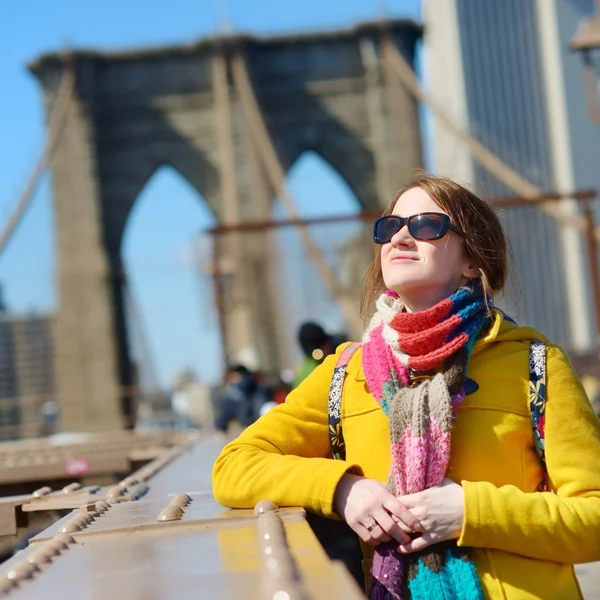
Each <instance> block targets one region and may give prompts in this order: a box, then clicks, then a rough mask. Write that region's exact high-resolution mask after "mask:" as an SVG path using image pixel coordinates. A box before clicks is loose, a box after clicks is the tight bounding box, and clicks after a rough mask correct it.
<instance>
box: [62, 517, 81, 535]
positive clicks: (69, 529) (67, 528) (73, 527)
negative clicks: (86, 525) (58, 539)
mask: <svg viewBox="0 0 600 600" xmlns="http://www.w3.org/2000/svg"><path fill="white" fill-rule="evenodd" d="M76 531H81V525H80V524H79V523H76V522H75V521H74V520H73V521H69V522H68V523H67V524H66V525H63V526H62V527H61V528H60V533H75V532H76Z"/></svg>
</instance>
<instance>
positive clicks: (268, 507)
mask: <svg viewBox="0 0 600 600" xmlns="http://www.w3.org/2000/svg"><path fill="white" fill-rule="evenodd" d="M276 510H277V507H276V506H275V505H274V504H273V503H272V502H271V501H270V500H261V501H260V502H258V503H257V504H256V506H255V507H254V514H255V515H263V514H265V513H268V512H273V511H276Z"/></svg>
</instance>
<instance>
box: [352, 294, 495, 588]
mask: <svg viewBox="0 0 600 600" xmlns="http://www.w3.org/2000/svg"><path fill="white" fill-rule="evenodd" d="M488 323H489V310H488V307H487V304H486V299H485V297H484V295H483V294H482V292H481V287H480V286H479V285H474V286H471V287H465V288H461V289H459V290H458V291H457V292H456V293H454V294H452V296H450V297H449V298H446V299H445V300H442V302H440V303H439V304H436V305H435V306H433V307H432V308H429V309H427V310H424V311H421V312H416V313H408V312H405V311H404V305H403V303H402V301H401V300H400V299H399V298H398V296H397V295H396V294H395V293H394V292H390V291H388V292H385V293H384V294H382V295H381V296H380V297H379V299H378V301H377V312H376V313H375V315H374V316H373V318H372V320H371V322H370V324H369V327H368V328H367V331H366V333H365V336H364V339H363V347H362V361H363V369H364V372H365V377H366V380H367V384H368V386H369V390H370V391H371V393H372V394H373V396H374V397H375V399H376V400H377V401H378V402H379V404H380V405H381V408H382V409H383V410H384V412H385V413H386V414H387V415H388V417H389V419H390V435H391V442H392V466H391V471H390V476H389V483H388V489H389V490H390V491H391V492H392V493H393V494H395V495H396V496H402V495H404V494H413V493H416V492H420V491H422V490H425V489H427V488H430V487H433V486H436V485H439V484H440V483H442V480H443V478H444V476H445V473H446V470H447V468H448V461H449V458H450V430H451V428H452V424H453V421H454V417H455V412H456V407H457V406H458V405H459V404H460V403H461V402H462V401H463V400H464V397H465V391H464V382H465V379H466V366H467V362H468V360H469V356H470V354H471V349H472V348H473V344H474V343H475V340H476V338H477V336H478V335H479V333H480V332H481V331H482V330H483V329H484V328H485V327H486V326H487V325H488ZM432 371H433V373H432ZM427 372H429V374H430V377H426V378H425V379H424V380H423V381H422V382H421V383H420V384H418V385H416V387H410V386H411V377H414V376H415V375H419V374H421V375H423V374H427ZM415 381H416V382H418V381H421V380H420V379H418V378H417V379H415ZM397 547H398V544H397V542H396V543H394V542H390V543H387V544H381V545H379V546H377V547H376V549H375V555H374V558H373V570H372V575H373V584H372V587H371V592H370V598H371V600H388V599H390V600H391V599H394V600H396V599H401V600H406V599H407V598H410V599H411V600H425V599H427V600H438V599H439V600H442V599H444V600H452V599H459V598H460V599H461V600H479V599H480V598H482V597H483V595H482V592H481V587H480V584H479V578H478V576H477V572H476V569H475V566H474V564H473V563H472V562H471V560H470V558H469V552H468V550H467V549H465V548H459V547H458V546H457V545H456V542H455V541H452V542H445V543H443V544H436V545H434V546H430V547H429V548H426V549H425V550H422V551H420V552H415V553H413V554H407V555H406V554H400V553H399V552H398V551H397Z"/></svg>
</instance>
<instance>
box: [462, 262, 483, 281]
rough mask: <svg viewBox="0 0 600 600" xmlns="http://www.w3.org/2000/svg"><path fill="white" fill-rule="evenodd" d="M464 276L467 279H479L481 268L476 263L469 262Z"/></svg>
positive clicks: (463, 273)
mask: <svg viewBox="0 0 600 600" xmlns="http://www.w3.org/2000/svg"><path fill="white" fill-rule="evenodd" d="M462 276H463V277H465V278H466V279H479V277H481V269H480V268H479V267H476V266H475V265H472V264H469V265H468V266H467V268H466V269H464V270H463V272H462Z"/></svg>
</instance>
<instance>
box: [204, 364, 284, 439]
mask: <svg viewBox="0 0 600 600" xmlns="http://www.w3.org/2000/svg"><path fill="white" fill-rule="evenodd" d="M271 400H272V392H271V390H270V388H269V387H268V386H266V385H263V384H262V383H261V382H260V380H259V377H258V374H256V373H253V372H252V371H250V370H249V369H248V368H247V367H245V366H244V365H235V366H233V367H231V368H230V369H229V370H228V372H227V375H226V382H225V389H224V391H223V394H222V396H221V398H220V399H219V401H218V402H217V416H216V420H215V427H216V428H217V430H219V431H222V432H224V433H226V432H227V430H228V429H229V426H230V424H231V423H232V422H234V421H235V422H238V423H239V425H240V426H241V427H248V425H251V424H252V423H254V421H256V419H258V417H259V416H260V414H261V408H262V406H263V404H265V403H267V402H270V401H271Z"/></svg>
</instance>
